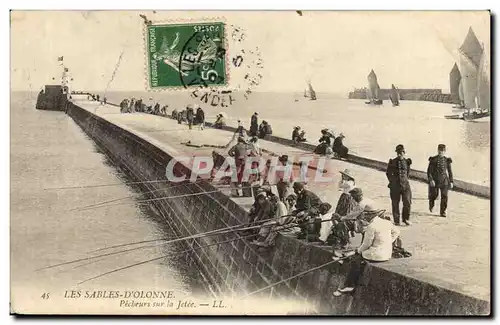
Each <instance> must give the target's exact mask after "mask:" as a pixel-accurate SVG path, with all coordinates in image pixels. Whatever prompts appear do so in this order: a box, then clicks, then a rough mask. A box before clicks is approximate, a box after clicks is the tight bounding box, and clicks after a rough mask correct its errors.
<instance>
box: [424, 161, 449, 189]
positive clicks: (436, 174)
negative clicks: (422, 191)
mask: <svg viewBox="0 0 500 325" xmlns="http://www.w3.org/2000/svg"><path fill="white" fill-rule="evenodd" d="M451 163H452V160H451V158H448V157H445V156H439V155H437V156H434V157H429V166H428V167H427V178H428V180H429V183H430V182H431V181H434V182H435V183H436V187H441V186H447V185H449V184H450V183H453V171H452V170H451Z"/></svg>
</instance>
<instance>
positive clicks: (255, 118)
mask: <svg viewBox="0 0 500 325" xmlns="http://www.w3.org/2000/svg"><path fill="white" fill-rule="evenodd" d="M258 131H259V113H257V112H255V113H253V115H252V117H251V118H250V136H252V137H256V136H257V133H258Z"/></svg>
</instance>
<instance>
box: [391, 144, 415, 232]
mask: <svg viewBox="0 0 500 325" xmlns="http://www.w3.org/2000/svg"><path fill="white" fill-rule="evenodd" d="M396 154H397V157H396V158H393V159H389V163H388V164H387V171H386V175H387V179H388V180H389V185H388V187H389V189H390V196H391V201H392V217H393V218H394V223H395V224H396V225H398V226H399V225H400V212H399V202H400V201H401V199H402V200H403V211H402V217H403V222H404V223H405V224H406V225H407V226H410V225H411V222H410V210H411V188H410V181H409V180H408V176H409V174H410V168H411V167H410V166H411V163H412V161H411V159H410V158H406V157H405V148H404V146H403V145H402V144H398V145H397V146H396Z"/></svg>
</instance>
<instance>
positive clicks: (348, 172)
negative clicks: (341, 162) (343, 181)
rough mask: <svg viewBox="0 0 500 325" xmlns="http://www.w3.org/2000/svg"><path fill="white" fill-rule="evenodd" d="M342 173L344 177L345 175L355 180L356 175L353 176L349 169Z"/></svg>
mask: <svg viewBox="0 0 500 325" xmlns="http://www.w3.org/2000/svg"><path fill="white" fill-rule="evenodd" d="M340 173H341V174H342V175H345V176H347V177H349V178H352V179H353V180H354V175H353V174H352V172H351V171H350V170H349V169H347V168H346V169H344V171H340Z"/></svg>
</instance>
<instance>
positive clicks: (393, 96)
mask: <svg viewBox="0 0 500 325" xmlns="http://www.w3.org/2000/svg"><path fill="white" fill-rule="evenodd" d="M389 99H390V100H391V102H392V106H399V99H400V97H399V92H398V91H397V89H396V86H394V84H392V85H391V91H390V93H389Z"/></svg>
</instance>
